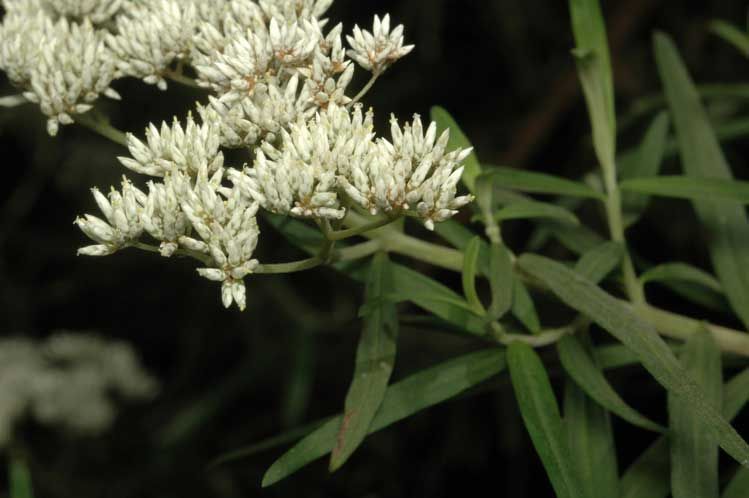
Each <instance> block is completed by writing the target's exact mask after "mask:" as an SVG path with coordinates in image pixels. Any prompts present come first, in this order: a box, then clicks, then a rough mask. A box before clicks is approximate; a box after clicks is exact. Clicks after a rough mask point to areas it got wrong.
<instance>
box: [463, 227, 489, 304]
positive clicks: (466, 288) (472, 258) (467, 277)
mask: <svg viewBox="0 0 749 498" xmlns="http://www.w3.org/2000/svg"><path fill="white" fill-rule="evenodd" d="M480 249H481V239H480V238H479V237H474V238H473V239H471V241H470V242H469V243H468V246H467V247H466V250H465V254H464V256H463V275H462V276H463V295H465V297H466V300H467V301H468V304H469V305H470V306H471V307H472V308H473V309H475V310H476V311H477V312H478V313H479V314H483V313H484V312H485V310H484V305H483V304H481V299H479V295H478V292H477V291H476V274H477V272H478V265H479V250H480Z"/></svg>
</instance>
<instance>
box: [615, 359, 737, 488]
mask: <svg viewBox="0 0 749 498" xmlns="http://www.w3.org/2000/svg"><path fill="white" fill-rule="evenodd" d="M747 401H749V368H748V369H746V370H744V371H743V372H741V373H740V374H737V375H735V376H734V377H733V378H732V379H731V380H729V381H728V382H727V383H725V384H724V385H723V416H724V417H726V419H727V420H732V419H734V418H735V417H736V415H738V413H739V411H740V410H741V409H742V408H743V407H744V405H746V403H747ZM745 471H746V469H745V468H743V467H742V468H741V470H740V472H742V473H744V472H745ZM670 473H671V471H670V464H669V446H668V440H667V439H666V437H664V436H661V437H659V438H658V439H657V440H656V441H655V442H654V443H653V444H652V445H650V447H649V448H648V449H647V450H645V452H643V453H642V454H641V455H640V456H639V457H638V458H637V460H635V462H634V463H633V464H632V465H630V467H629V468H628V469H627V471H626V472H625V473H624V476H623V477H622V481H621V498H665V497H666V496H667V495H668V493H669V489H670V479H669V476H670ZM729 487H730V486H729ZM743 491H744V492H745V491H746V489H744V490H743ZM724 498H726V497H725V496H724ZM729 498H744V494H740V495H736V496H731V497H729Z"/></svg>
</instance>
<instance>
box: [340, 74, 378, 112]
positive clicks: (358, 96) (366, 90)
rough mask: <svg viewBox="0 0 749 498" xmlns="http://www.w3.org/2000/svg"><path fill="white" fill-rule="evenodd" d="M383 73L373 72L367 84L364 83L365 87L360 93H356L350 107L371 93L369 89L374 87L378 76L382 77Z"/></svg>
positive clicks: (349, 104)
mask: <svg viewBox="0 0 749 498" xmlns="http://www.w3.org/2000/svg"><path fill="white" fill-rule="evenodd" d="M380 74H381V73H373V74H372V77H371V78H370V79H369V81H368V82H367V84H366V85H364V88H362V89H361V91H360V92H359V93H357V94H356V96H355V97H354V98H353V99H351V102H349V103H348V107H352V106H353V105H354V104H356V103H357V102H359V101H360V100H361V99H363V98H364V96H365V95H366V94H367V93H369V91H370V90H371V89H372V87H373V86H374V84H375V83H376V82H377V78H379V77H380Z"/></svg>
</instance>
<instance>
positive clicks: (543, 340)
mask: <svg viewBox="0 0 749 498" xmlns="http://www.w3.org/2000/svg"><path fill="white" fill-rule="evenodd" d="M491 328H492V339H494V340H495V341H497V342H498V343H499V344H503V345H505V346H509V345H510V344H512V343H513V342H522V343H524V344H528V345H529V346H532V347H534V348H540V347H543V346H549V345H551V344H554V343H556V342H557V341H558V340H559V339H561V338H562V337H564V336H566V335H570V334H574V333H575V328H576V327H575V325H570V326H568V327H561V328H558V329H548V330H544V331H542V332H540V333H538V334H536V335H526V334H508V333H507V332H505V331H504V330H503V329H502V326H501V325H500V324H499V323H497V322H493V323H492V324H491Z"/></svg>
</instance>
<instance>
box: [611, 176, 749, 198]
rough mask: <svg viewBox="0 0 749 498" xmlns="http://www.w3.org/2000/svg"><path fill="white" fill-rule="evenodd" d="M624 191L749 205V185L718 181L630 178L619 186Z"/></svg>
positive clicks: (656, 177) (747, 183) (664, 177)
mask: <svg viewBox="0 0 749 498" xmlns="http://www.w3.org/2000/svg"><path fill="white" fill-rule="evenodd" d="M619 186H620V188H621V189H622V190H623V191H628V192H638V193H641V194H649V195H658V196H663V197H674V198H677V199H696V200H716V199H717V200H721V199H722V200H728V201H736V202H740V203H741V204H749V182H742V181H738V180H725V179H721V178H695V177H691V176H680V175H669V176H654V177H650V178H633V179H631V180H625V181H623V182H622V183H621V184H620V185H619Z"/></svg>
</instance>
